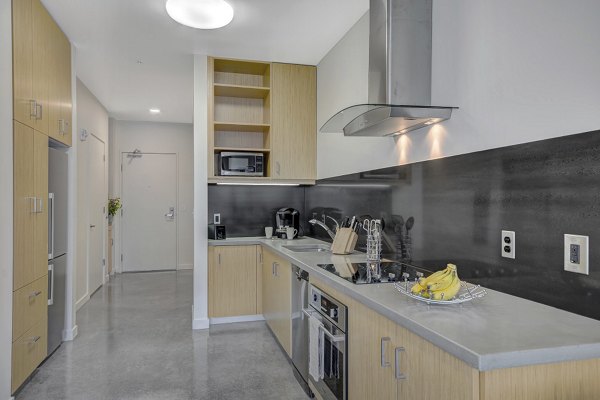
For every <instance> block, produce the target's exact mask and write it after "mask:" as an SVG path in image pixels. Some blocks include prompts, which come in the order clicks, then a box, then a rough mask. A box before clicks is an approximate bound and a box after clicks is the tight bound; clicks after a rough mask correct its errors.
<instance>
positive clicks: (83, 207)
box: [74, 79, 109, 309]
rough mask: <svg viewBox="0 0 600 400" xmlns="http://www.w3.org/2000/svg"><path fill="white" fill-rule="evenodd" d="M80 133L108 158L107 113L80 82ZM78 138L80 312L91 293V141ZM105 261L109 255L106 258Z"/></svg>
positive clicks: (77, 283) (77, 282) (77, 285)
mask: <svg viewBox="0 0 600 400" xmlns="http://www.w3.org/2000/svg"><path fill="white" fill-rule="evenodd" d="M76 99H77V125H76V126H77V128H76V129H77V133H80V132H81V131H82V130H83V129H85V130H86V131H87V132H88V134H89V135H90V136H91V135H92V134H93V135H95V136H96V137H98V138H99V139H100V140H101V141H103V142H104V144H105V148H104V151H105V154H107V155H108V148H109V147H108V145H109V143H108V113H107V111H106V109H105V108H104V106H103V105H102V104H101V103H100V102H99V101H98V99H96V97H95V96H94V95H93V94H92V92H90V91H89V90H88V88H87V87H86V86H85V85H84V84H83V82H81V81H80V80H79V79H77V92H76ZM78 136H79V135H76V136H75V137H74V141H77V143H76V146H77V147H76V149H77V255H76V262H75V301H76V308H77V309H79V308H80V307H81V306H82V305H83V304H85V303H86V302H87V300H89V297H90V294H91V293H89V290H88V241H89V215H88V212H89V199H88V192H89V185H90V184H93V183H90V182H88V179H87V177H88V171H89V156H88V154H89V141H90V140H91V138H89V137H88V139H87V140H86V141H83V142H82V141H79V137H78ZM105 177H106V179H105V191H104V193H105V197H106V199H107V201H108V180H109V176H108V161H107V162H106V163H105ZM107 229H108V222H105V224H104V227H103V231H104V235H103V237H104V238H105V237H106V235H107ZM104 257H105V258H106V253H105V255H104Z"/></svg>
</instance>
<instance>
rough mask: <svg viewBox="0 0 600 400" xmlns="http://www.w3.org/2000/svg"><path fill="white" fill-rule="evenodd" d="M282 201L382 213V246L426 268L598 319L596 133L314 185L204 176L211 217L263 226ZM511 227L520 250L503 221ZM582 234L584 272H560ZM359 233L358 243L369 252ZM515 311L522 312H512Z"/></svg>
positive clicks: (329, 210) (303, 207)
mask: <svg viewBox="0 0 600 400" xmlns="http://www.w3.org/2000/svg"><path fill="white" fill-rule="evenodd" d="M280 207H294V208H297V209H298V210H300V213H301V220H302V221H303V228H304V229H306V230H307V231H306V233H307V234H308V235H310V236H315V237H318V238H320V239H323V240H328V241H331V240H330V239H329V237H328V236H327V235H326V234H325V232H324V231H323V230H321V229H320V228H318V227H316V228H315V227H312V226H310V227H309V226H307V221H308V219H310V218H311V217H313V216H316V217H319V218H320V216H321V215H322V214H323V213H325V214H327V215H331V216H333V217H335V218H336V219H338V220H340V219H341V218H343V217H345V216H352V215H356V216H360V215H369V216H372V217H375V218H383V219H384V221H385V229H384V233H385V235H384V252H385V253H386V255H387V256H388V257H390V258H394V259H396V260H400V261H404V262H408V263H411V264H413V265H416V266H419V267H423V268H425V269H429V270H436V269H440V268H442V267H444V266H445V265H446V263H448V262H452V263H454V264H456V265H458V271H459V275H460V277H461V278H462V279H465V280H468V281H470V282H472V283H479V284H481V285H483V286H486V287H489V288H491V289H495V290H498V291H502V292H505V293H509V294H513V295H516V296H519V297H523V298H526V299H530V300H533V301H537V302H540V303H544V304H548V305H551V306H554V307H557V308H561V309H565V310H568V311H571V312H575V313H578V314H581V315H585V316H589V317H592V318H596V319H600V251H598V250H597V249H598V248H599V246H598V245H599V244H600V131H596V132H588V133H582V134H578V135H571V136H563V137H560V138H555V139H547V140H543V141H538V142H532V143H527V144H522V145H516V146H510V147H504V148H498V149H493V150H487V151H482V152H477V153H471V154H465V155H460V156H454V157H447V158H442V159H438V160H430V161H425V162H421V163H415V164H410V165H405V166H397V167H391V168H385V169H378V170H373V171H368V172H362V173H358V174H351V175H345V176H341V177H336V178H329V179H324V180H321V181H319V182H318V183H317V185H315V186H313V187H305V188H303V187H291V188H290V187H260V186H259V187H253V186H245V187H243V186H210V187H209V219H210V220H212V213H214V212H220V213H221V215H222V218H223V223H224V224H225V225H227V234H228V236H232V237H233V236H247V235H263V234H264V232H263V227H264V225H266V224H269V223H273V215H274V213H275V211H276V210H277V209H279V208H280ZM502 230H511V231H515V232H516V247H515V249H516V259H514V260H512V259H506V258H502V257H501V256H500V253H501V231H502ZM565 233H570V234H579V235H587V236H589V243H590V252H589V254H590V255H589V263H590V275H589V276H585V275H579V274H575V273H569V272H565V271H564V269H563V241H564V238H563V235H564V234H565ZM364 245H365V235H364V232H362V233H361V235H360V239H359V243H358V245H357V247H358V249H359V250H364ZM515 312H518V310H515Z"/></svg>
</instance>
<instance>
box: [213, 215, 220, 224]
mask: <svg viewBox="0 0 600 400" xmlns="http://www.w3.org/2000/svg"><path fill="white" fill-rule="evenodd" d="M213 223H214V224H215V225H219V224H220V223H221V214H213Z"/></svg>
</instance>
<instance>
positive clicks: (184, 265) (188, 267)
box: [177, 264, 194, 270]
mask: <svg viewBox="0 0 600 400" xmlns="http://www.w3.org/2000/svg"><path fill="white" fill-rule="evenodd" d="M181 269H194V264H179V265H178V266H177V270H181Z"/></svg>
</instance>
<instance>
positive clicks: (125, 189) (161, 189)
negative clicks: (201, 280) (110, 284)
mask: <svg viewBox="0 0 600 400" xmlns="http://www.w3.org/2000/svg"><path fill="white" fill-rule="evenodd" d="M121 162H122V166H123V168H122V170H123V172H122V180H121V185H122V186H121V196H122V201H123V214H122V218H121V232H122V234H121V238H122V239H121V249H122V255H123V261H122V265H123V272H133V271H160V270H174V269H177V213H176V211H177V210H176V209H175V207H176V205H177V155H176V154H157V153H139V152H136V153H123V154H122V158H121Z"/></svg>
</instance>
